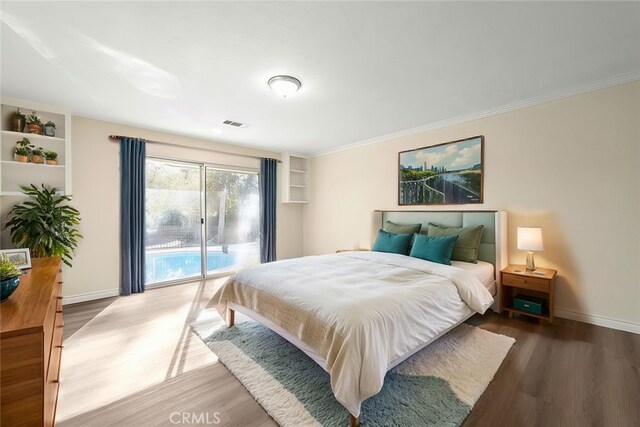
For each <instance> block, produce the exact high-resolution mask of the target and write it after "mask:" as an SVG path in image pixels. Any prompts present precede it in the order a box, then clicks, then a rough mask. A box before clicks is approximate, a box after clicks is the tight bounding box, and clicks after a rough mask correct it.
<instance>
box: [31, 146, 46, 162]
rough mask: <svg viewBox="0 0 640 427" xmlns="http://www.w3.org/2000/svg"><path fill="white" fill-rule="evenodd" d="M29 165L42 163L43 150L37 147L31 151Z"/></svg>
mask: <svg viewBox="0 0 640 427" xmlns="http://www.w3.org/2000/svg"><path fill="white" fill-rule="evenodd" d="M31 163H44V148H42V147H38V148H34V149H32V150H31Z"/></svg>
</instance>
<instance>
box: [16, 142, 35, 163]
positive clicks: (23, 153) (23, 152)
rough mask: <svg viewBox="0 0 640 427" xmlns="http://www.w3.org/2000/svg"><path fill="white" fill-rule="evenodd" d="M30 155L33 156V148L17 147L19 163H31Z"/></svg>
mask: <svg viewBox="0 0 640 427" xmlns="http://www.w3.org/2000/svg"><path fill="white" fill-rule="evenodd" d="M29 154H31V148H29V147H28V146H27V147H24V146H22V145H20V146H18V147H16V151H15V159H16V161H17V162H20V163H27V162H28V161H29Z"/></svg>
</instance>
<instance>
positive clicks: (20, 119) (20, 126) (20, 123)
mask: <svg viewBox="0 0 640 427" xmlns="http://www.w3.org/2000/svg"><path fill="white" fill-rule="evenodd" d="M25 123H26V122H25V115H24V114H23V113H22V112H20V109H19V108H18V111H16V112H15V113H13V131H14V132H23V131H24V125H25Z"/></svg>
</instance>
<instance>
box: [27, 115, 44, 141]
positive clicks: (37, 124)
mask: <svg viewBox="0 0 640 427" xmlns="http://www.w3.org/2000/svg"><path fill="white" fill-rule="evenodd" d="M26 120H27V126H28V127H29V133H35V134H38V135H42V120H40V117H38V115H37V114H36V112H35V111H32V112H31V114H29V115H27V117H26Z"/></svg>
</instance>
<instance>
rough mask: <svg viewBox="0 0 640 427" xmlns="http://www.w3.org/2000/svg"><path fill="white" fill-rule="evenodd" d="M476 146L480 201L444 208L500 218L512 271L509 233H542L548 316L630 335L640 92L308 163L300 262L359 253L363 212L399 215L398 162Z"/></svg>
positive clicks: (636, 261)
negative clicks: (414, 153) (554, 273)
mask: <svg viewBox="0 0 640 427" xmlns="http://www.w3.org/2000/svg"><path fill="white" fill-rule="evenodd" d="M425 102H429V101H428V100H425ZM475 135H484V136H485V147H484V171H485V177H484V200H485V202H484V204H482V205H467V206H457V207H453V209H458V208H460V209H478V208H479V209H497V210H506V211H508V214H509V218H508V221H509V260H510V262H511V263H524V260H525V253H523V252H521V251H518V250H517V248H516V241H515V230H516V227H518V226H541V227H543V237H544V245H545V250H544V252H542V253H539V254H537V255H536V261H537V265H538V266H540V267H550V268H555V269H557V270H558V274H559V277H558V280H557V288H556V289H557V298H556V307H557V309H558V313H557V314H559V315H562V316H565V317H572V318H575V319H579V320H586V321H591V322H595V323H600V324H603V325H609V326H617V327H621V328H623V329H627V330H635V331H637V332H639V333H640V189H639V184H640V82H634V83H630V84H625V85H620V86H615V87H611V88H608V89H604V90H600V91H596V92H591V93H588V94H584V95H579V96H574V97H571V98H566V99H563V100H560V101H556V102H551V103H547V104H542V105H538V106H534V107H529V108H525V109H521V110H518V111H513V112H510V113H505V114H501V115H496V116H493V117H489V118H484V119H480V120H476V121H472V122H468V123H464V124H460V125H455V126H450V127H446V128H441V129H436V130H432V131H427V132H422V133H418V134H414V135H409V136H404V137H400V138H397V139H393V140H389V141H385V142H381V143H377V144H372V145H366V146H362V147H358V148H353V149H350V150H346V151H340V152H336V153H332V154H327V155H323V156H320V157H316V158H313V159H312V161H311V170H312V174H311V188H312V192H311V201H310V204H309V205H308V206H305V208H304V209H303V217H304V221H303V227H304V253H305V255H310V254H320V253H328V252H333V251H335V250H336V249H338V248H353V247H354V246H356V245H366V247H370V246H369V245H370V227H371V212H372V211H373V210H374V209H398V204H397V191H398V189H397V186H398V172H397V168H398V152H399V151H403V150H407V149H412V148H418V147H424V146H428V145H433V144H438V143H442V142H447V141H454V140H458V139H463V138H467V137H471V136H475ZM414 209H418V210H419V209H439V208H438V207H432V206H423V207H417V208H414ZM440 209H452V207H451V206H443V207H441V208H440ZM612 320H613V321H617V322H612Z"/></svg>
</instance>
